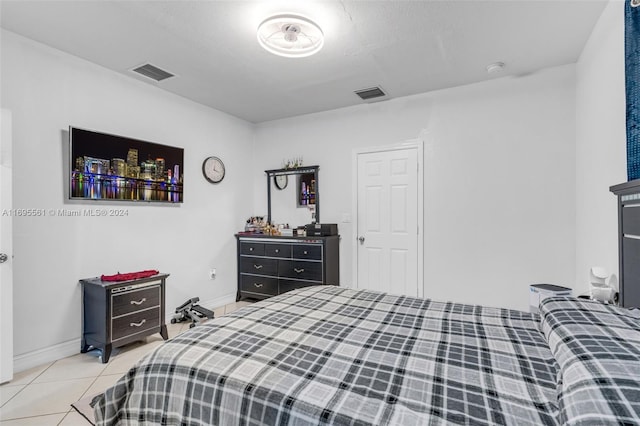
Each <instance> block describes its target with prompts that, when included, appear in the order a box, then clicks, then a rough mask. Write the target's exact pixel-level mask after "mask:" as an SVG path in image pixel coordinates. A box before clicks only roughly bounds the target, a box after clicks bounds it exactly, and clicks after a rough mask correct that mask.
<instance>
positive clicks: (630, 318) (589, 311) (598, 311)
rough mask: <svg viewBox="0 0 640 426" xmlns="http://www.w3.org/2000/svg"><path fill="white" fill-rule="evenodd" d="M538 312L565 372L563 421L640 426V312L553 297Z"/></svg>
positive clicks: (561, 379) (560, 388) (561, 394)
mask: <svg viewBox="0 0 640 426" xmlns="http://www.w3.org/2000/svg"><path fill="white" fill-rule="evenodd" d="M540 315H541V318H542V319H541V324H542V330H543V332H544V334H545V336H546V338H547V340H548V342H549V347H550V348H551V350H552V351H553V354H554V355H555V358H556V360H557V362H558V364H559V366H560V371H561V373H562V374H561V376H560V377H559V383H558V385H559V386H558V391H559V394H558V399H559V408H560V413H559V420H560V421H562V422H563V423H564V424H567V425H640V311H639V310H637V309H635V310H628V309H623V308H619V307H617V306H609V305H603V304H601V303H598V302H592V301H589V300H577V299H572V298H564V297H562V298H560V297H554V298H550V299H546V300H544V301H543V302H542V303H541V304H540Z"/></svg>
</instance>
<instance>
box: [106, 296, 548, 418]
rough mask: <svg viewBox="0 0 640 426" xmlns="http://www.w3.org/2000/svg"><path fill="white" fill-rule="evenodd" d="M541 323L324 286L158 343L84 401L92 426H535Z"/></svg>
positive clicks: (523, 316) (543, 376) (543, 370)
mask: <svg viewBox="0 0 640 426" xmlns="http://www.w3.org/2000/svg"><path fill="white" fill-rule="evenodd" d="M538 320H539V317H538V316H537V315H534V314H527V313H524V312H519V311H511V310H505V309H497V308H486V307H481V306H471V305H462V304H456V303H439V302H434V301H431V300H425V299H417V298H411V297H406V296H393V295H388V294H384V293H378V292H372V291H356V290H351V289H345V288H340V287H333V286H322V287H309V288H306V289H301V290H296V291H293V292H290V293H287V294H285V295H281V296H277V297H273V298H270V299H268V300H265V301H262V302H258V303H255V304H253V305H250V306H247V307H244V308H242V309H240V310H238V311H235V312H234V313H232V314H230V315H227V316H224V317H221V318H218V319H215V320H214V321H211V322H210V323H208V324H204V325H201V326H198V327H195V328H193V329H190V330H189V331H186V332H184V333H183V334H181V335H179V336H177V337H176V338H174V339H172V340H170V341H168V342H166V343H164V344H163V345H161V346H160V347H158V348H157V349H156V350H154V351H153V352H152V353H150V354H149V355H147V356H146V357H144V358H143V359H142V360H141V361H139V362H138V363H137V364H136V365H135V366H134V367H133V368H132V369H131V370H130V371H129V373H128V374H126V375H125V376H124V377H122V378H121V379H120V380H119V381H118V382H117V383H116V385H114V387H112V388H110V389H108V390H107V391H106V392H105V393H104V394H103V395H101V396H99V397H97V398H96V399H95V400H94V404H95V413H96V419H97V422H98V424H99V425H103V424H109V425H111V424H171V425H178V424H182V425H224V426H229V425H241V424H242V425H307V424H309V425H311V424H314V425H315V424H330V425H403V426H409V425H444V424H478V425H483V424H485V425H489V424H490V425H494V424H509V425H545V424H556V423H557V420H556V418H557V414H558V413H557V410H558V409H557V394H556V376H557V364H556V362H555V361H554V358H553V355H552V353H551V351H550V349H549V347H548V345H547V343H546V342H545V339H544V337H543V335H542V333H541V331H540V328H539V322H538Z"/></svg>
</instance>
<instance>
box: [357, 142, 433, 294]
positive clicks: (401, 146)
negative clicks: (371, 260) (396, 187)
mask: <svg viewBox="0 0 640 426" xmlns="http://www.w3.org/2000/svg"><path fill="white" fill-rule="evenodd" d="M406 149H416V150H417V157H418V174H417V180H418V182H417V184H418V253H417V256H418V262H417V263H418V274H417V277H418V297H424V140H422V138H416V139H409V140H407V141H405V142H400V143H396V144H392V145H382V146H374V147H368V148H356V149H354V150H353V154H352V158H351V162H352V163H351V164H352V165H351V182H353V184H352V187H351V216H352V218H353V226H352V236H351V237H352V239H351V241H352V244H353V246H352V259H353V261H352V288H358V156H359V155H361V154H372V153H376V152H385V151H400V150H406Z"/></svg>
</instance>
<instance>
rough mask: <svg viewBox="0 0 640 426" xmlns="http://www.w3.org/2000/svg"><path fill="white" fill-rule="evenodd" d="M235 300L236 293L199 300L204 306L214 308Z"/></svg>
mask: <svg viewBox="0 0 640 426" xmlns="http://www.w3.org/2000/svg"><path fill="white" fill-rule="evenodd" d="M235 302H236V293H231V294H225V295H224V296H220V297H216V298H215V299H210V300H204V301H201V302H200V304H201V305H202V306H204V307H205V308H209V309H215V308H219V307H221V306H224V305H228V304H229V303H235Z"/></svg>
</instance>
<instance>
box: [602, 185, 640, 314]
mask: <svg viewBox="0 0 640 426" xmlns="http://www.w3.org/2000/svg"><path fill="white" fill-rule="evenodd" d="M609 189H610V191H611V192H613V193H614V194H616V195H617V196H618V257H619V274H620V278H619V284H620V296H619V302H618V303H619V304H620V306H623V307H625V308H640V179H638V180H632V181H630V182H626V183H621V184H620V185H615V186H612V187H611V188H609Z"/></svg>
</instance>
